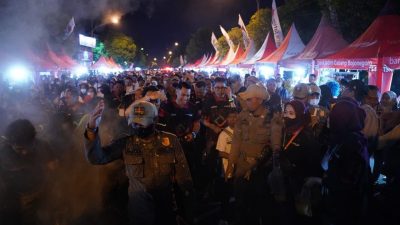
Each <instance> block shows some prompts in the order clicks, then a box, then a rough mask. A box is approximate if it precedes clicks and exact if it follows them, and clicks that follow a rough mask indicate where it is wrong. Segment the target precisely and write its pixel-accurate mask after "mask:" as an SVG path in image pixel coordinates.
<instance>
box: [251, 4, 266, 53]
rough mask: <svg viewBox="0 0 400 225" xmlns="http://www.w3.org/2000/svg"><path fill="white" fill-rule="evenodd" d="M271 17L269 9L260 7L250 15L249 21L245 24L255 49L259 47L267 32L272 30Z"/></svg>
mask: <svg viewBox="0 0 400 225" xmlns="http://www.w3.org/2000/svg"><path fill="white" fill-rule="evenodd" d="M271 17H272V16H271V10H270V9H260V10H258V11H257V12H256V13H255V14H253V16H251V19H250V22H249V24H248V25H247V26H246V28H247V31H248V32H249V36H250V38H251V39H252V40H253V41H254V45H255V48H256V49H259V48H260V47H261V45H262V44H263V42H264V40H265V37H266V36H267V34H268V32H271V30H272V27H271ZM271 35H272V34H271Z"/></svg>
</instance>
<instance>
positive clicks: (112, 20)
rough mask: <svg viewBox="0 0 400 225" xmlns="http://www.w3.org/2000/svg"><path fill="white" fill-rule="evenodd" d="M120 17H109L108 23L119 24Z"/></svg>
mask: <svg viewBox="0 0 400 225" xmlns="http://www.w3.org/2000/svg"><path fill="white" fill-rule="evenodd" d="M119 19H120V17H119V16H118V15H114V16H111V18H110V21H111V23H112V24H119Z"/></svg>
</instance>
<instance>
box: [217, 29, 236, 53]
mask: <svg viewBox="0 0 400 225" xmlns="http://www.w3.org/2000/svg"><path fill="white" fill-rule="evenodd" d="M219 27H220V28H221V32H222V34H223V35H224V37H225V39H226V42H228V45H229V48H230V49H232V50H233V49H234V48H235V45H234V44H233V41H232V40H231V38H230V37H229V34H228V32H226V30H225V29H224V28H223V27H222V26H219Z"/></svg>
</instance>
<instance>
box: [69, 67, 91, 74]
mask: <svg viewBox="0 0 400 225" xmlns="http://www.w3.org/2000/svg"><path fill="white" fill-rule="evenodd" d="M72 73H73V74H75V75H76V76H78V77H80V76H82V75H84V74H88V73H89V70H88V68H87V67H85V66H77V67H76V68H74V70H73V71H72Z"/></svg>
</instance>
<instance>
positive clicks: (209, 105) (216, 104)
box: [202, 77, 236, 153]
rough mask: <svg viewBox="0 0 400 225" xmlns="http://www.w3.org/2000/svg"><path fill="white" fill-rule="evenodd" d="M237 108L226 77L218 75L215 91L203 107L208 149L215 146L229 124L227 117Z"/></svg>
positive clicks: (208, 96) (207, 98)
mask: <svg viewBox="0 0 400 225" xmlns="http://www.w3.org/2000/svg"><path fill="white" fill-rule="evenodd" d="M232 108H233V109H234V108H236V105H235V102H234V99H233V96H232V93H231V90H230V88H229V87H227V82H226V80H225V79H224V78H221V77H217V78H216V79H215V83H214V91H213V93H211V94H209V95H207V97H206V99H205V101H204V104H203V109H202V116H203V117H204V119H203V124H204V125H205V126H206V127H207V128H208V129H207V149H206V151H207V152H208V153H209V152H210V151H211V149H212V148H213V147H215V145H216V143H217V140H218V134H219V133H220V132H221V131H222V130H223V129H224V128H225V127H226V126H227V124H226V117H227V116H228V114H229V112H231V111H232Z"/></svg>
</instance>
